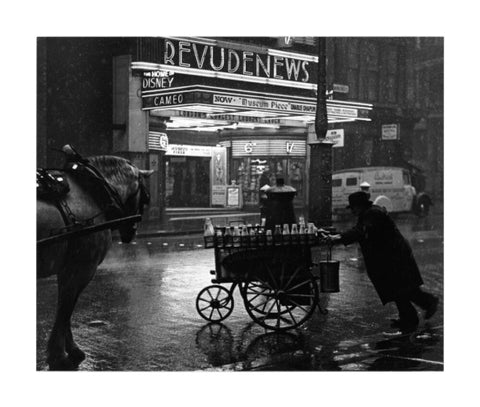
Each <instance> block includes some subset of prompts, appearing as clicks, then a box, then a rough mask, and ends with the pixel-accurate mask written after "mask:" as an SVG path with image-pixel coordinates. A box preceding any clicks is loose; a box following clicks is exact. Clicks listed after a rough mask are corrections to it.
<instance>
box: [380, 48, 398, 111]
mask: <svg viewBox="0 0 480 407" xmlns="http://www.w3.org/2000/svg"><path fill="white" fill-rule="evenodd" d="M384 58H385V59H384V66H385V71H386V72H385V88H384V89H383V90H384V92H383V100H384V101H385V102H389V103H396V102H397V99H398V72H399V69H398V49H397V47H395V46H392V45H390V46H388V47H387V48H386V50H385V54H384Z"/></svg>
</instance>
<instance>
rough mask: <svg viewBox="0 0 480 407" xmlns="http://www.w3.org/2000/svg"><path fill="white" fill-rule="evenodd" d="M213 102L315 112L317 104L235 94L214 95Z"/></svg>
mask: <svg viewBox="0 0 480 407" xmlns="http://www.w3.org/2000/svg"><path fill="white" fill-rule="evenodd" d="M213 104H214V105H222V106H236V107H242V108H248V109H264V110H274V111H279V112H294V113H302V114H308V113H315V110H316V108H315V104H307V103H299V102H288V101H284V100H280V99H256V98H249V97H242V96H234V95H215V94H214V95H213Z"/></svg>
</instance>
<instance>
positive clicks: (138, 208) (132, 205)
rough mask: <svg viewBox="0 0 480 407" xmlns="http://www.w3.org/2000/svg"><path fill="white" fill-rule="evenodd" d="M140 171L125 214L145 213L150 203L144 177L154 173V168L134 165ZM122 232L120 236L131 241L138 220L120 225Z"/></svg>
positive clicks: (128, 199)
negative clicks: (140, 167) (141, 168)
mask: <svg viewBox="0 0 480 407" xmlns="http://www.w3.org/2000/svg"><path fill="white" fill-rule="evenodd" d="M134 168H135V169H136V170H137V171H138V175H137V181H136V183H135V184H136V188H135V191H134V192H133V193H131V194H130V195H129V196H127V198H126V201H125V204H124V207H125V216H130V215H137V214H140V215H142V214H143V209H144V206H145V205H148V204H149V203H150V194H149V192H148V190H147V188H146V187H145V183H144V179H145V178H148V177H149V176H150V175H152V173H153V170H140V169H138V168H136V167H134ZM118 231H119V233H120V238H121V239H122V242H123V243H130V242H131V241H132V240H133V238H134V237H135V233H136V232H137V223H136V222H125V223H122V224H121V225H120V227H119V228H118Z"/></svg>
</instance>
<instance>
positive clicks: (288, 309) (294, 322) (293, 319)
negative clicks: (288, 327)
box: [287, 308, 297, 325]
mask: <svg viewBox="0 0 480 407" xmlns="http://www.w3.org/2000/svg"><path fill="white" fill-rule="evenodd" d="M287 311H288V313H289V314H290V317H291V318H292V321H293V325H296V324H297V320H296V319H295V316H294V315H293V314H292V311H290V308H287Z"/></svg>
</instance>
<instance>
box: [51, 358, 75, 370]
mask: <svg viewBox="0 0 480 407" xmlns="http://www.w3.org/2000/svg"><path fill="white" fill-rule="evenodd" d="M47 364H48V368H49V370H75V369H76V368H77V367H78V364H75V363H74V362H72V361H71V360H70V359H69V358H68V357H67V356H65V355H62V356H57V357H56V358H48V359H47Z"/></svg>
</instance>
